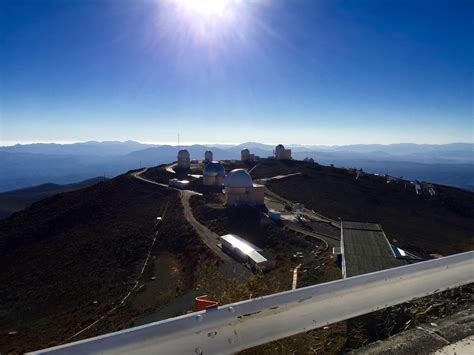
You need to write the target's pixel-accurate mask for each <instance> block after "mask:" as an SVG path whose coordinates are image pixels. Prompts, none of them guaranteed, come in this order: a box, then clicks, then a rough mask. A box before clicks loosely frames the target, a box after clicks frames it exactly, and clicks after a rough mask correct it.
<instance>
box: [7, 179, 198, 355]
mask: <svg viewBox="0 0 474 355" xmlns="http://www.w3.org/2000/svg"><path fill="white" fill-rule="evenodd" d="M157 216H163V217H164V221H163V224H162V225H161V226H160V227H159V232H158V234H157V241H156V243H155V245H154V247H153V248H152V250H151V259H150V262H149V265H148V267H147V268H146V270H145V274H144V276H143V277H142V278H138V276H139V274H140V269H141V268H142V266H143V263H144V261H145V259H146V256H147V253H148V252H149V251H150V247H151V246H152V241H153V239H154V235H155V222H156V217H157ZM205 255H206V250H205V249H202V245H201V244H200V242H199V240H196V238H195V236H194V234H193V232H192V230H191V229H190V227H189V226H188V225H187V224H186V223H185V222H184V221H183V217H182V213H181V208H180V201H179V199H178V198H177V193H176V192H175V191H172V190H167V189H157V188H156V187H155V186H153V185H150V184H146V183H143V182H140V181H138V180H136V179H134V178H132V177H131V176H130V175H123V176H120V177H118V178H115V179H113V180H110V181H106V182H101V183H99V184H96V185H94V186H91V187H88V188H86V189H81V190H77V191H73V192H68V193H63V194H59V195H56V196H53V197H51V198H48V199H45V200H42V201H40V202H37V203H35V204H34V205H33V206H31V207H30V208H27V209H26V210H24V211H21V212H18V213H16V214H14V215H13V216H11V217H10V218H7V219H5V220H3V221H0V269H1V270H2V272H1V273H0V284H2V285H4V287H1V288H0V299H1V300H2V302H0V353H7V352H9V351H11V352H14V353H21V352H24V351H31V350H35V349H38V348H43V347H47V346H51V345H54V344H58V343H61V342H63V341H66V340H67V339H68V338H69V337H70V336H72V335H73V334H75V333H76V332H78V331H79V330H81V329H82V328H84V327H86V326H87V325H88V324H90V323H91V322H93V321H94V320H96V319H97V318H98V317H99V316H101V315H105V314H107V312H108V311H109V310H111V309H112V308H113V307H114V305H117V304H119V302H120V300H121V299H123V297H124V296H125V295H126V294H127V293H128V292H129V291H130V290H131V289H132V287H133V286H134V285H135V280H138V281H139V285H138V286H139V287H138V289H139V290H140V292H139V293H138V294H135V292H134V293H133V294H132V296H131V299H130V302H126V303H125V304H124V306H123V307H120V308H119V309H117V310H116V311H115V312H113V313H112V314H110V315H108V316H107V317H106V318H105V319H104V320H103V321H102V322H101V323H99V324H98V325H97V327H93V328H92V329H90V330H89V331H87V332H84V333H83V334H81V336H79V337H76V338H74V340H77V339H80V338H81V337H90V336H92V335H97V334H101V333H103V332H108V331H112V330H118V329H121V328H123V327H125V326H130V324H133V321H134V320H135V319H136V318H137V317H139V316H144V315H146V314H147V313H150V312H152V311H154V310H156V309H157V308H159V307H161V306H162V305H163V304H165V303H166V302H167V301H169V300H171V299H174V298H175V297H176V296H178V295H180V294H182V293H183V292H184V290H187V289H189V288H190V287H192V286H193V284H194V281H193V280H194V276H193V275H194V272H193V270H194V269H195V268H196V263H197V261H198V259H199V258H202V257H203V256H205ZM184 256H185V257H184ZM171 270H175V271H174V272H171ZM152 276H153V277H156V279H157V280H156V281H152V279H151V278H152ZM137 278H138V279H137ZM5 286H7V287H5ZM9 333H10V335H9Z"/></svg>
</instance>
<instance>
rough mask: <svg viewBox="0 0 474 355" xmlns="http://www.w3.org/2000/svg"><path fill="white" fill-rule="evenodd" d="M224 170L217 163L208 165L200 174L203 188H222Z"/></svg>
mask: <svg viewBox="0 0 474 355" xmlns="http://www.w3.org/2000/svg"><path fill="white" fill-rule="evenodd" d="M224 179H225V170H224V167H223V166H222V164H221V163H219V162H218V161H211V162H210V163H208V164H207V165H206V166H205V167H204V170H203V172H202V183H203V185H205V186H222V185H224Z"/></svg>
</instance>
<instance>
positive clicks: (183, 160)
mask: <svg viewBox="0 0 474 355" xmlns="http://www.w3.org/2000/svg"><path fill="white" fill-rule="evenodd" d="M190 166H191V159H190V158H189V152H188V151H187V150H186V149H182V150H180V151H179V152H178V168H181V169H189V168H190Z"/></svg>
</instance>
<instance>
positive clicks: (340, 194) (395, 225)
mask: <svg viewBox="0 0 474 355" xmlns="http://www.w3.org/2000/svg"><path fill="white" fill-rule="evenodd" d="M295 171H300V172H302V173H303V174H302V175H298V176H292V177H289V178H286V179H282V180H273V181H269V182H268V183H267V187H268V188H269V189H270V190H272V191H274V192H275V193H277V194H279V195H281V196H283V197H285V198H287V199H289V200H292V201H295V202H301V203H303V204H305V206H306V207H307V208H310V209H313V210H315V211H317V212H319V213H321V214H323V215H326V216H328V217H331V218H334V219H337V218H342V219H343V220H354V221H362V222H377V223H381V224H382V226H383V229H384V231H385V232H386V234H387V236H388V237H389V239H390V240H392V241H394V240H396V241H397V243H398V245H399V246H400V247H405V248H408V249H411V250H413V251H417V252H419V253H422V254H425V255H426V254H427V253H440V254H443V255H447V254H453V253H459V252H463V251H467V250H472V249H473V247H474V193H472V192H469V191H466V190H462V189H457V188H452V187H447V186H442V185H435V188H436V189H437V191H438V195H437V196H436V197H427V196H417V195H416V194H415V191H414V188H413V185H411V184H410V183H409V182H400V183H393V182H392V183H389V184H388V183H387V182H386V179H385V178H384V177H379V176H374V175H366V176H363V177H361V178H359V179H358V180H356V179H355V176H354V175H351V174H349V172H348V171H347V170H346V169H337V168H331V167H324V166H320V165H317V164H308V163H303V162H297V161H289V162H278V161H266V162H262V164H261V166H259V167H258V168H257V169H255V172H254V174H253V175H256V176H259V177H261V176H265V175H266V176H271V175H279V174H288V173H293V172H295Z"/></svg>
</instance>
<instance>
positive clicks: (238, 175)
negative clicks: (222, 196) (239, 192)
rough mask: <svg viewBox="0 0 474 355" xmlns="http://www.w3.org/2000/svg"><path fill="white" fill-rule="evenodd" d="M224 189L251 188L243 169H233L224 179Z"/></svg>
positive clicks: (251, 183) (250, 181)
mask: <svg viewBox="0 0 474 355" xmlns="http://www.w3.org/2000/svg"><path fill="white" fill-rule="evenodd" d="M224 184H225V186H226V187H253V181H252V178H251V177H250V174H249V173H248V172H247V171H246V170H244V169H234V170H232V171H231V172H230V173H229V175H227V176H226V177H225V183H224Z"/></svg>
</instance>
